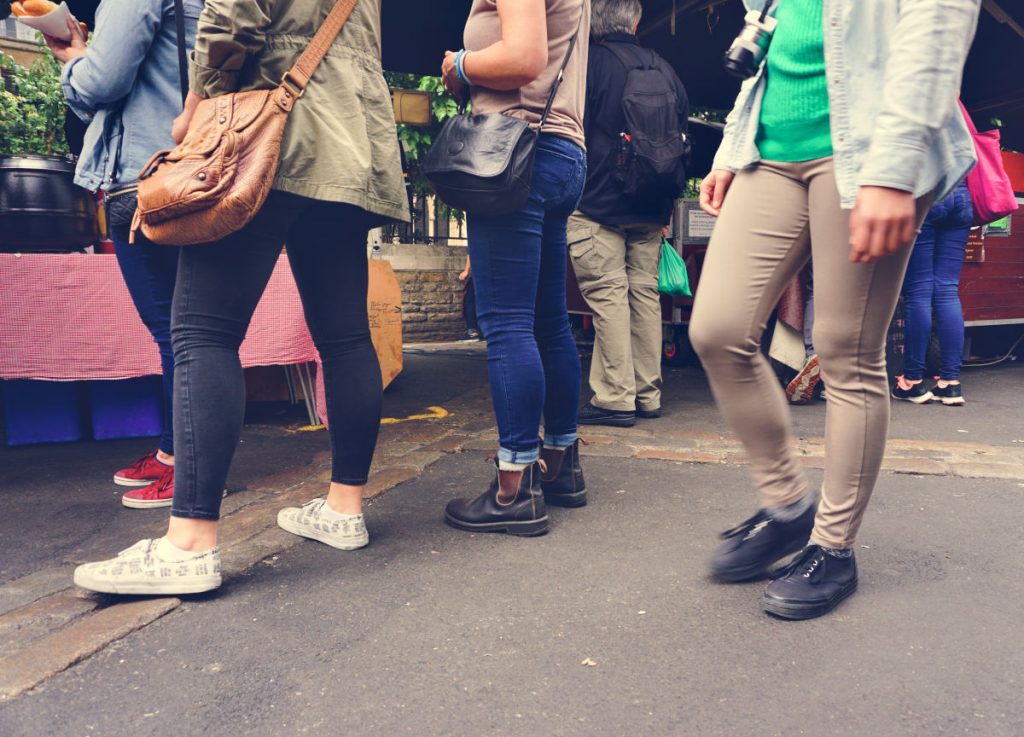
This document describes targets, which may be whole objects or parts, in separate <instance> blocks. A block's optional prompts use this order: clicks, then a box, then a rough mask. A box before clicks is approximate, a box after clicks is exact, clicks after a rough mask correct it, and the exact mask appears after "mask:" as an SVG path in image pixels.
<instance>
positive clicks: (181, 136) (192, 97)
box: [171, 92, 203, 143]
mask: <svg viewBox="0 0 1024 737" xmlns="http://www.w3.org/2000/svg"><path fill="white" fill-rule="evenodd" d="M202 99H203V98H201V97H200V96H199V95H197V94H196V93H195V92H189V93H188V97H186V98H185V107H184V109H183V110H182V111H181V114H180V115H179V116H178V117H177V118H175V119H174V122H173V123H172V124H171V138H173V139H174V142H175V143H181V142H182V141H184V140H185V134H186V133H188V127H189V126H190V125H191V124H192V116H193V115H195V114H196V107H198V106H199V102H200V100H202Z"/></svg>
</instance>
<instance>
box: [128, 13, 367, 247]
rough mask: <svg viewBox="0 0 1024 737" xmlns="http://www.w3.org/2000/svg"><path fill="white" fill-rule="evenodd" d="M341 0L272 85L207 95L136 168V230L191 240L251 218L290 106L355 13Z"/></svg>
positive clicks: (215, 235)
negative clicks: (184, 128) (165, 145)
mask: <svg viewBox="0 0 1024 737" xmlns="http://www.w3.org/2000/svg"><path fill="white" fill-rule="evenodd" d="M356 2H357V0H338V1H337V3H336V4H335V6H334V8H333V9H332V10H331V12H330V13H329V14H328V16H327V18H326V19H325V20H324V22H323V25H321V26H320V28H319V29H318V30H317V32H316V35H315V36H313V40H312V41H310V43H309V46H308V47H306V50H305V51H303V52H302V55H301V56H300V57H299V59H298V61H296V62H295V65H294V66H293V67H292V68H291V69H289V70H288V71H287V72H285V73H284V75H283V76H282V77H281V84H280V85H278V86H277V87H275V88H274V89H269V90H250V91H248V92H234V93H232V94H228V95H220V96H219V97H211V98H209V99H206V100H203V101H202V102H200V103H199V105H198V106H197V107H196V112H195V116H194V117H193V118H192V122H191V124H190V125H189V129H188V133H187V134H186V135H185V140H183V141H182V142H181V143H180V144H179V145H178V146H177V147H176V148H173V149H169V150H165V151H158V152H157V153H156V154H154V155H153V158H151V159H150V160H149V163H148V164H146V168H145V169H143V170H142V173H141V174H139V194H138V197H139V206H138V209H137V210H136V211H135V217H134V218H133V219H132V229H131V236H130V239H129V241H130V242H132V243H134V242H135V233H136V231H138V230H141V231H142V233H143V235H145V236H146V238H148V239H149V240H151V241H153V242H154V243H163V244H166V245H173V246H189V245H193V244H196V243H209V242H212V241H216V240H220V239H221V238H224V237H225V236H227V235H230V234H231V233H234V232H235V231H236V230H239V229H240V228H241V227H242V226H244V225H245V224H246V223H248V222H249V221H250V220H252V218H253V216H254V215H255V214H256V213H257V211H258V210H259V209H260V207H261V206H262V205H263V201H264V200H266V198H267V195H268V194H269V193H270V186H271V184H273V181H274V175H275V174H276V173H277V164H278V159H279V158H280V156H281V137H282V136H283V135H284V127H285V123H286V122H287V120H288V113H290V112H291V110H292V107H293V106H294V105H295V102H296V100H298V99H299V98H300V97H301V96H302V93H303V91H304V90H305V88H306V85H307V84H309V80H310V78H311V77H312V76H313V73H314V72H315V71H316V68H317V67H318V66H319V65H320V62H321V61H322V60H323V58H324V56H326V54H327V50H328V49H329V48H330V47H331V44H332V43H333V42H334V39H335V38H337V36H338V34H339V33H340V32H341V29H342V27H344V25H345V22H346V21H347V20H348V17H349V15H351V14H352V10H353V8H355V5H356Z"/></svg>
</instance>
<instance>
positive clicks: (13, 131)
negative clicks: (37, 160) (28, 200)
mask: <svg viewBox="0 0 1024 737" xmlns="http://www.w3.org/2000/svg"><path fill="white" fill-rule="evenodd" d="M41 45H42V44H41ZM44 48H45V47H44ZM0 71H2V75H3V84H2V85H0V155H3V154H65V153H67V152H68V144H67V141H66V140H65V137H64V110H65V107H64V93H63V92H62V91H61V86H60V64H59V63H58V61H57V60H56V59H55V58H53V55H52V54H50V53H49V51H45V53H44V54H43V57H42V58H41V59H39V60H38V61H37V62H36V63H35V64H33V65H32V66H31V67H30V68H28V69H26V68H24V67H22V66H20V65H18V64H16V63H15V62H14V60H13V59H12V58H11V57H9V56H7V55H5V54H4V53H3V52H0Z"/></svg>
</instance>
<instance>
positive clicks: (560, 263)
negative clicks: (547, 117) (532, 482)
mask: <svg viewBox="0 0 1024 737" xmlns="http://www.w3.org/2000/svg"><path fill="white" fill-rule="evenodd" d="M586 167H587V165H586V154H585V153H584V151H583V149H582V148H580V147H579V146H577V145H576V144H575V143H573V142H571V141H568V140H566V139H564V138H559V137H557V136H551V135H543V136H541V137H540V140H539V142H538V144H537V154H536V159H535V161H534V167H533V181H532V183H531V190H530V197H529V199H528V200H527V202H526V204H525V205H524V206H523V207H522V208H521V209H520V210H518V211H517V212H514V213H512V214H511V215H502V216H500V217H486V216H482V215H470V216H469V218H468V225H469V260H470V264H471V265H472V268H473V286H474V289H475V290H476V308H477V318H478V320H479V321H480V330H481V332H482V333H483V336H484V338H485V339H486V340H487V368H488V374H489V376H490V384H491V398H492V400H493V402H494V413H495V415H496V417H497V421H498V435H499V445H500V447H499V450H498V459H499V460H500V461H503V462H505V463H514V464H527V463H533V462H534V461H536V460H537V459H538V458H539V457H540V447H539V442H538V434H539V432H540V422H541V417H542V416H543V418H544V443H545V444H546V445H552V446H556V447H567V446H569V445H572V444H573V443H574V442H575V441H576V419H577V413H578V411H579V397H580V359H579V354H578V353H577V352H576V342H575V340H574V339H573V335H572V330H571V329H570V327H569V314H568V311H567V309H566V303H565V275H566V262H567V257H566V236H565V228H566V222H567V221H568V219H569V215H570V213H572V211H573V210H574V209H575V208H576V204H577V202H578V201H579V198H580V195H581V194H582V192H583V182H584V179H585V178H586Z"/></svg>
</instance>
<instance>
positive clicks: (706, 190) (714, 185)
mask: <svg viewBox="0 0 1024 737" xmlns="http://www.w3.org/2000/svg"><path fill="white" fill-rule="evenodd" d="M734 176H736V175H735V174H733V173H732V172H731V171H726V170H725V169H714V170H713V171H712V172H711V173H710V174H708V175H707V176H706V177H704V179H703V180H702V181H701V183H700V209H701V210H703V211H704V212H706V213H707V214H708V215H710V216H711V217H713V218H716V217H718V214H719V213H720V212H721V211H722V202H724V201H725V195H726V194H727V193H728V191H729V187H730V185H732V180H733V177H734Z"/></svg>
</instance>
